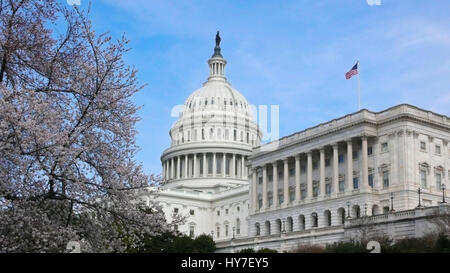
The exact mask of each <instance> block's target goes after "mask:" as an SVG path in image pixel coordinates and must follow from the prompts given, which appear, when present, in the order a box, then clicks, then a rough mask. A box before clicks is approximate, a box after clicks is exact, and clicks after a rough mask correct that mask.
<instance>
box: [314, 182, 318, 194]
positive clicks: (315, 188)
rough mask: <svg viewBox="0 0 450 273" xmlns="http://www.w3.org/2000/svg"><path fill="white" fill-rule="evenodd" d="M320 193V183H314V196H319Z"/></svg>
mask: <svg viewBox="0 0 450 273" xmlns="http://www.w3.org/2000/svg"><path fill="white" fill-rule="evenodd" d="M318 195H319V187H318V183H314V184H313V197H317V196H318Z"/></svg>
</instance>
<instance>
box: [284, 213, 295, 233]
mask: <svg viewBox="0 0 450 273" xmlns="http://www.w3.org/2000/svg"><path fill="white" fill-rule="evenodd" d="M293 227H294V220H293V219H292V217H288V218H287V219H286V231H287V232H292V231H293Z"/></svg>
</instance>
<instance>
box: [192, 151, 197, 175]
mask: <svg viewBox="0 0 450 273" xmlns="http://www.w3.org/2000/svg"><path fill="white" fill-rule="evenodd" d="M197 168H198V167H197V154H194V174H193V177H194V178H197V177H198V170H197Z"/></svg>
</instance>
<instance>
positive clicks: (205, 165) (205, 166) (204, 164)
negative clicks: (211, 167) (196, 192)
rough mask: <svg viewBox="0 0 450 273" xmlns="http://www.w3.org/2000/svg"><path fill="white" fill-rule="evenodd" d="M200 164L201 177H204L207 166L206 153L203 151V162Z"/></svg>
mask: <svg viewBox="0 0 450 273" xmlns="http://www.w3.org/2000/svg"><path fill="white" fill-rule="evenodd" d="M202 164H203V173H202V177H206V174H207V173H208V170H207V169H206V168H207V166H208V165H207V164H206V153H203V162H202Z"/></svg>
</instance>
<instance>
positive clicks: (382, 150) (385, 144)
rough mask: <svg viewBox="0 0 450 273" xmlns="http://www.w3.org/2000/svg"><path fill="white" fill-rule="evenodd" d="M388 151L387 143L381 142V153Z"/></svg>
mask: <svg viewBox="0 0 450 273" xmlns="http://www.w3.org/2000/svg"><path fill="white" fill-rule="evenodd" d="M387 151H388V143H387V142H383V143H381V152H382V153H384V152H387Z"/></svg>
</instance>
